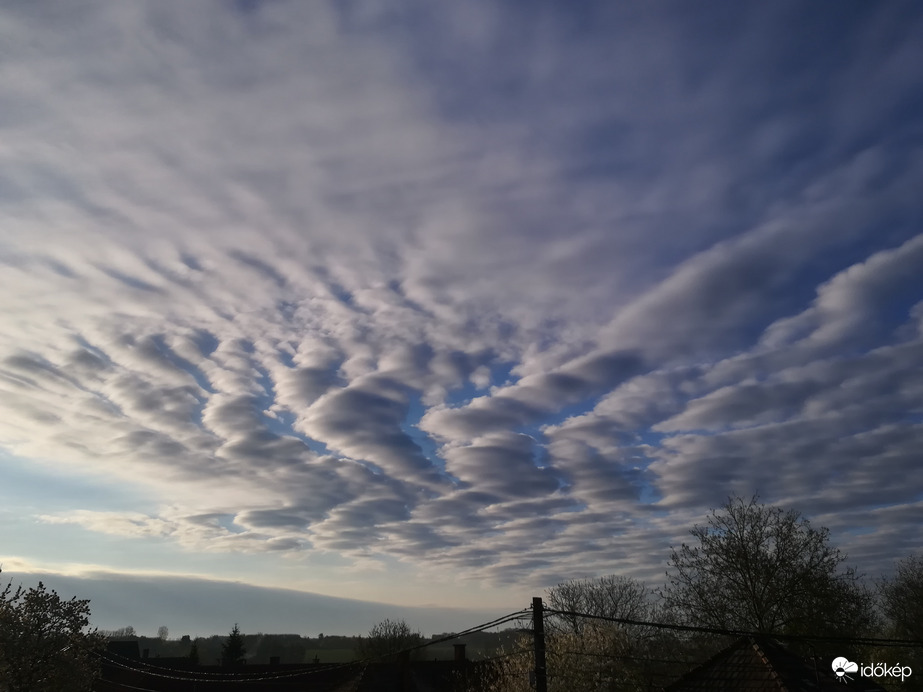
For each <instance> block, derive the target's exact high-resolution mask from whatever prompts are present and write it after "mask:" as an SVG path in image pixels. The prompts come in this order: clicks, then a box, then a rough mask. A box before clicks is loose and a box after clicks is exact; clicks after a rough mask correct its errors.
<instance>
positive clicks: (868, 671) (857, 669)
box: [830, 656, 913, 682]
mask: <svg viewBox="0 0 923 692" xmlns="http://www.w3.org/2000/svg"><path fill="white" fill-rule="evenodd" d="M830 666H831V667H832V668H833V674H834V675H836V677H837V680H839V681H840V682H846V681H847V680H852V679H853V678H852V676H850V675H849V674H850V673H859V675H861V676H862V677H864V678H900V679H901V682H903V681H904V680H905V679H907V678H909V677H910V674H911V673H912V672H913V671H912V670H911V669H910V666H902V665H901V664H900V663H897V664H895V665H893V666H889V665H888V664H887V663H870V664H865V663H863V664H861V665H860V664H858V663H853V662H852V661H850V660H849V659H848V658H844V657H843V656H838V657H837V658H835V659H833V663H831V664H830Z"/></svg>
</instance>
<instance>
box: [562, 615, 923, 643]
mask: <svg viewBox="0 0 923 692" xmlns="http://www.w3.org/2000/svg"><path fill="white" fill-rule="evenodd" d="M545 612H546V613H548V614H549V615H566V616H568V617H580V618H586V619H588V620H604V621H606V622H614V623H617V624H620V625H636V626H640V627H656V628H659V629H669V630H677V631H682V632H702V633H706V634H723V635H726V636H731V637H772V638H774V639H782V640H787V641H823V642H839V643H844V644H847V643H848V644H857V645H868V646H895V647H923V641H920V640H914V639H880V638H876V637H831V636H827V635H802V634H779V633H775V632H754V631H751V630H734V629H724V628H720V627H703V626H699V625H677V624H673V623H665V622H647V621H644V620H632V619H630V618H617V617H611V616H608V615H593V614H591V613H578V612H576V611H573V610H554V609H551V608H546V609H545Z"/></svg>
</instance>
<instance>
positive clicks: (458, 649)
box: [453, 644, 465, 663]
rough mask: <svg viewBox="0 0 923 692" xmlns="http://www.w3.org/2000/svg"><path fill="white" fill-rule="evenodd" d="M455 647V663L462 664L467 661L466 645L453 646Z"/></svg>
mask: <svg viewBox="0 0 923 692" xmlns="http://www.w3.org/2000/svg"><path fill="white" fill-rule="evenodd" d="M453 646H454V647H455V662H456V663H461V662H462V661H464V660H465V645H464V644H453Z"/></svg>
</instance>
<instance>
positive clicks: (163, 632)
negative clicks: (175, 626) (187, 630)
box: [157, 625, 170, 642]
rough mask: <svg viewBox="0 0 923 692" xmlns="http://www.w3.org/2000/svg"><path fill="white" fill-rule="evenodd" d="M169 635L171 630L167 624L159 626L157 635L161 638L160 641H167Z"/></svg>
mask: <svg viewBox="0 0 923 692" xmlns="http://www.w3.org/2000/svg"><path fill="white" fill-rule="evenodd" d="M168 636H170V630H169V629H167V626H166V625H161V626H160V627H158V628H157V637H158V638H159V639H160V641H162V642H165V641H167V637H168Z"/></svg>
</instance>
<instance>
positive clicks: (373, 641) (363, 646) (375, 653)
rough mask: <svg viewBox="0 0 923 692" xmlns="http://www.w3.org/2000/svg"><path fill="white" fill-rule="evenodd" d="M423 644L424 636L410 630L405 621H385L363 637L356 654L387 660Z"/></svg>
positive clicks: (361, 656)
mask: <svg viewBox="0 0 923 692" xmlns="http://www.w3.org/2000/svg"><path fill="white" fill-rule="evenodd" d="M422 643H423V635H422V634H420V632H415V631H413V630H411V629H410V626H409V625H408V624H407V623H406V622H404V621H403V620H389V619H385V620H382V621H381V622H379V623H378V624H376V625H374V626H373V627H372V629H370V630H369V636H368V637H361V638H360V642H359V645H358V646H357V647H356V653H357V654H358V655H359V657H360V658H385V657H388V656H391V655H393V654H396V653H398V652H399V651H403V650H405V649H410V648H412V647H415V646H417V645H419V644H422Z"/></svg>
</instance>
